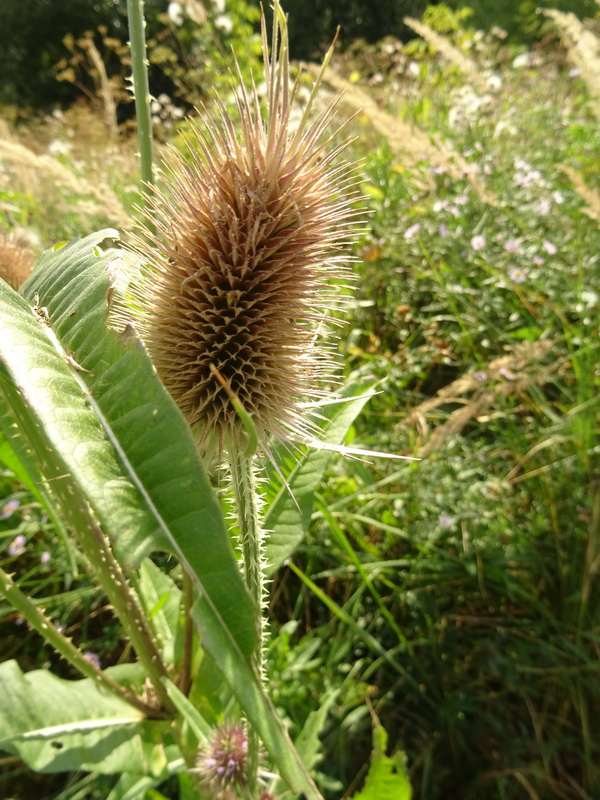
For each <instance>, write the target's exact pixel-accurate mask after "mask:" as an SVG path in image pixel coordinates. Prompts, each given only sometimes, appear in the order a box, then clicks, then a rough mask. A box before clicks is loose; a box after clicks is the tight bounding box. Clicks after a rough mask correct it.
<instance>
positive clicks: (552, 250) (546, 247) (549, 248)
mask: <svg viewBox="0 0 600 800" xmlns="http://www.w3.org/2000/svg"><path fill="white" fill-rule="evenodd" d="M542 250H543V251H544V252H546V253H548V255H549V256H554V255H556V253H557V252H558V248H557V246H556V245H555V244H553V243H552V242H549V241H548V240H547V239H546V240H545V241H544V242H542Z"/></svg>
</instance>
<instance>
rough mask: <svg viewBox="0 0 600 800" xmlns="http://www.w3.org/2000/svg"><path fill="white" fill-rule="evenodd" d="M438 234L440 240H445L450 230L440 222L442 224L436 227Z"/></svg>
mask: <svg viewBox="0 0 600 800" xmlns="http://www.w3.org/2000/svg"><path fill="white" fill-rule="evenodd" d="M438 234H439V235H440V236H441V237H442V239H445V238H446V236H450V229H449V228H448V226H447V225H444V223H443V222H442V224H441V225H439V226H438Z"/></svg>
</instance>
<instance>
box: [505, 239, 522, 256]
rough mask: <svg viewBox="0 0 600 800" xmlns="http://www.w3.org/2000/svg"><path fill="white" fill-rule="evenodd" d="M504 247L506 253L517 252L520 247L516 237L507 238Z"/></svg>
mask: <svg viewBox="0 0 600 800" xmlns="http://www.w3.org/2000/svg"><path fill="white" fill-rule="evenodd" d="M504 249H505V250H506V252H507V253H517V252H518V251H519V249H520V247H519V240H518V239H507V240H506V242H505V243H504Z"/></svg>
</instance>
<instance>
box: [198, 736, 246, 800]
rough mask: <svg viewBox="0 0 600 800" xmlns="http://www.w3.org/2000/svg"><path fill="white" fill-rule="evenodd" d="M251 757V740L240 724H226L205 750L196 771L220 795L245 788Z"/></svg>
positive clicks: (201, 754) (200, 756)
mask: <svg viewBox="0 0 600 800" xmlns="http://www.w3.org/2000/svg"><path fill="white" fill-rule="evenodd" d="M247 755H248V738H247V736H246V733H245V731H244V729H243V728H242V727H241V725H239V724H237V725H232V724H226V725H223V726H222V727H221V728H218V729H217V730H216V731H215V733H214V736H213V738H212V739H211V741H210V742H209V743H208V744H206V745H205V746H204V747H203V748H201V750H200V754H199V757H198V760H197V762H196V770H195V771H196V772H197V773H198V774H199V775H200V778H201V780H202V782H203V783H207V784H208V785H209V786H210V788H211V789H212V791H213V792H214V794H215V795H216V794H218V793H220V792H222V791H223V790H225V789H227V788H230V787H242V786H245V784H246V780H247V773H246V767H247Z"/></svg>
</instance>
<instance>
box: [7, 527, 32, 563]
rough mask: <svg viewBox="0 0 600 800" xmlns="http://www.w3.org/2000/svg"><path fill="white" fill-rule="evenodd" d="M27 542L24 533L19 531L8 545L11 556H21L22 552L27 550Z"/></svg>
mask: <svg viewBox="0 0 600 800" xmlns="http://www.w3.org/2000/svg"><path fill="white" fill-rule="evenodd" d="M26 544H27V539H26V538H25V536H23V534H22V533H19V534H18V535H17V536H15V538H14V539H13V540H12V542H11V543H10V544H9V545H8V555H9V556H11V558H14V557H15V556H20V555H21V554H22V553H24V552H25V545H26Z"/></svg>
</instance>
